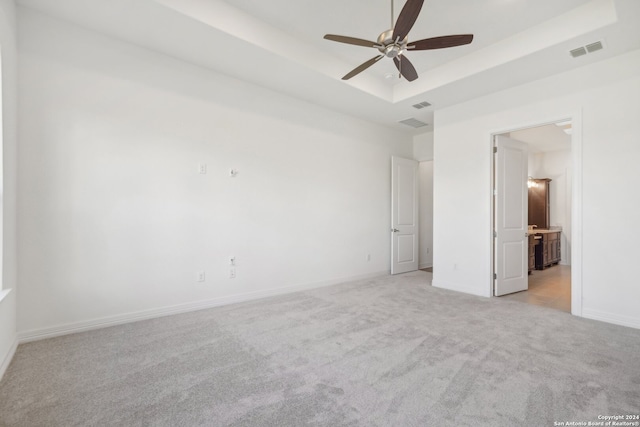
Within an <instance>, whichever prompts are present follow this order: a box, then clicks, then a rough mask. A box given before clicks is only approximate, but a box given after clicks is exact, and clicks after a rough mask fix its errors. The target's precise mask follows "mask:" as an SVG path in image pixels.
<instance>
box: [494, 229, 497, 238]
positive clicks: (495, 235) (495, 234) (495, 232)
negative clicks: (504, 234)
mask: <svg viewBox="0 0 640 427" xmlns="http://www.w3.org/2000/svg"><path fill="white" fill-rule="evenodd" d="M496 237H498V232H497V231H495V230H494V231H493V238H494V239H495V238H496Z"/></svg>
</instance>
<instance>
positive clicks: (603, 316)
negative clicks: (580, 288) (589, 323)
mask: <svg viewBox="0 0 640 427" xmlns="http://www.w3.org/2000/svg"><path fill="white" fill-rule="evenodd" d="M582 317H585V318H587V319H593V320H599V321H601V322H607V323H613V324H614V325H620V326H628V327H630V328H635V329H640V318H638V317H629V316H621V315H619V314H615V313H607V312H606V311H599V310H592V309H590V308H583V309H582Z"/></svg>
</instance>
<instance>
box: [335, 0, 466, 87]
mask: <svg viewBox="0 0 640 427" xmlns="http://www.w3.org/2000/svg"><path fill="white" fill-rule="evenodd" d="M423 3H424V0H407V2H406V3H405V5H404V7H403V8H402V11H401V12H400V15H399V16H398V20H397V21H396V24H395V25H393V0H391V24H392V26H393V28H391V29H390V30H387V31H383V32H382V33H381V34H380V35H379V36H378V39H377V41H376V42H371V41H368V40H364V39H358V38H355V37H347V36H339V35H336V34H326V35H325V36H324V38H325V39H327V40H331V41H335V42H339V43H346V44H352V45H356V46H364V47H374V48H376V49H378V51H379V52H380V55H378V56H376V57H373V58H371V59H370V60H368V61H366V62H365V63H363V64H360V65H359V66H357V67H356V68H354V69H353V70H351V71H350V72H349V73H347V74H346V75H345V76H344V77H343V78H342V80H349V79H350V78H351V77H353V76H355V75H357V74H360V73H361V72H363V71H364V70H366V69H367V68H369V67H371V66H372V65H373V64H375V63H376V62H378V61H379V60H381V59H382V58H384V57H387V58H392V59H393V62H394V63H395V65H396V68H397V69H398V71H399V72H400V75H401V76H402V77H404V78H405V79H407V80H408V81H410V82H412V81H414V80H415V79H417V78H418V73H417V71H416V69H415V67H414V66H413V64H412V63H411V62H410V61H409V59H407V57H406V56H405V53H406V52H407V51H413V50H431V49H444V48H448V47H454V46H462V45H465V44H469V43H471V42H472V41H473V34H459V35H452V36H441V37H431V38H428V39H423V40H418V41H415V42H411V43H409V42H408V40H409V31H411V28H412V27H413V24H415V22H416V20H417V19H418V15H419V14H420V10H421V9H422V5H423Z"/></svg>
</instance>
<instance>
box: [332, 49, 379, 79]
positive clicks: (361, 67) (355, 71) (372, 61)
mask: <svg viewBox="0 0 640 427" xmlns="http://www.w3.org/2000/svg"><path fill="white" fill-rule="evenodd" d="M382 58H384V55H379V56H376V57H375V58H371V59H370V60H368V61H367V62H365V63H364V64H361V65H359V66H357V67H356V68H354V69H353V70H351V72H350V73H349V74H347V75H346V76H344V77H343V78H342V80H349V79H350V78H351V77H353V76H355V75H357V74H360V73H361V72H363V71H364V70H366V69H367V68H369V67H371V66H372V65H373V64H375V63H376V62H378V61H380V60H381V59H382Z"/></svg>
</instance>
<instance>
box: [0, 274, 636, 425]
mask: <svg viewBox="0 0 640 427" xmlns="http://www.w3.org/2000/svg"><path fill="white" fill-rule="evenodd" d="M429 279H430V274H429V273H425V272H422V271H418V272H414V273H408V274H404V275H400V276H393V277H381V278H378V279H373V280H365V281H360V282H353V283H346V284H342V285H337V286H332V287H326V288H322V289H316V290H312V291H307V292H300V293H295V294H290V295H285V296H280V297H274V298H269V299H265V300H260V301H253V302H248V303H242V304H236V305H232V306H226V307H220V308H215V309H210V310H203V311H199V312H194V313H188V314H183V315H177V316H172V317H165V318H160V319H154V320H149V321H143V322H138V323H133V324H128V325H123V326H117V327H112V328H107V329H102V330H97V331H92V332H86V333H81V334H75V335H68V336H64V337H59V338H54V339H49V340H43V341H38V342H33V343H29V344H24V345H21V346H19V348H18V351H17V353H16V355H15V358H14V360H13V362H12V364H11V365H10V367H9V369H8V371H7V373H6V374H5V377H4V379H3V380H2V382H1V383H0V425H2V426H20V427H30V426H47V427H55V426H64V427H67V426H198V425H202V426H227V425H229V426H302V425H312V426H553V425H554V421H556V422H565V423H566V422H567V421H584V422H588V421H598V416H599V415H626V414H640V330H635V329H631V328H624V327H620V326H614V325H609V324H606V323H600V322H596V321H590V320H586V319H581V318H576V317H572V316H570V315H569V314H566V313H562V312H560V311H557V310H552V309H547V308H542V307H537V306H532V305H527V304H522V303H519V302H512V301H505V300H501V299H499V298H493V299H485V298H480V297H473V296H469V295H464V294H459V293H455V292H449V291H445V290H442V289H437V288H433V287H431V286H428V281H429Z"/></svg>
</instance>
